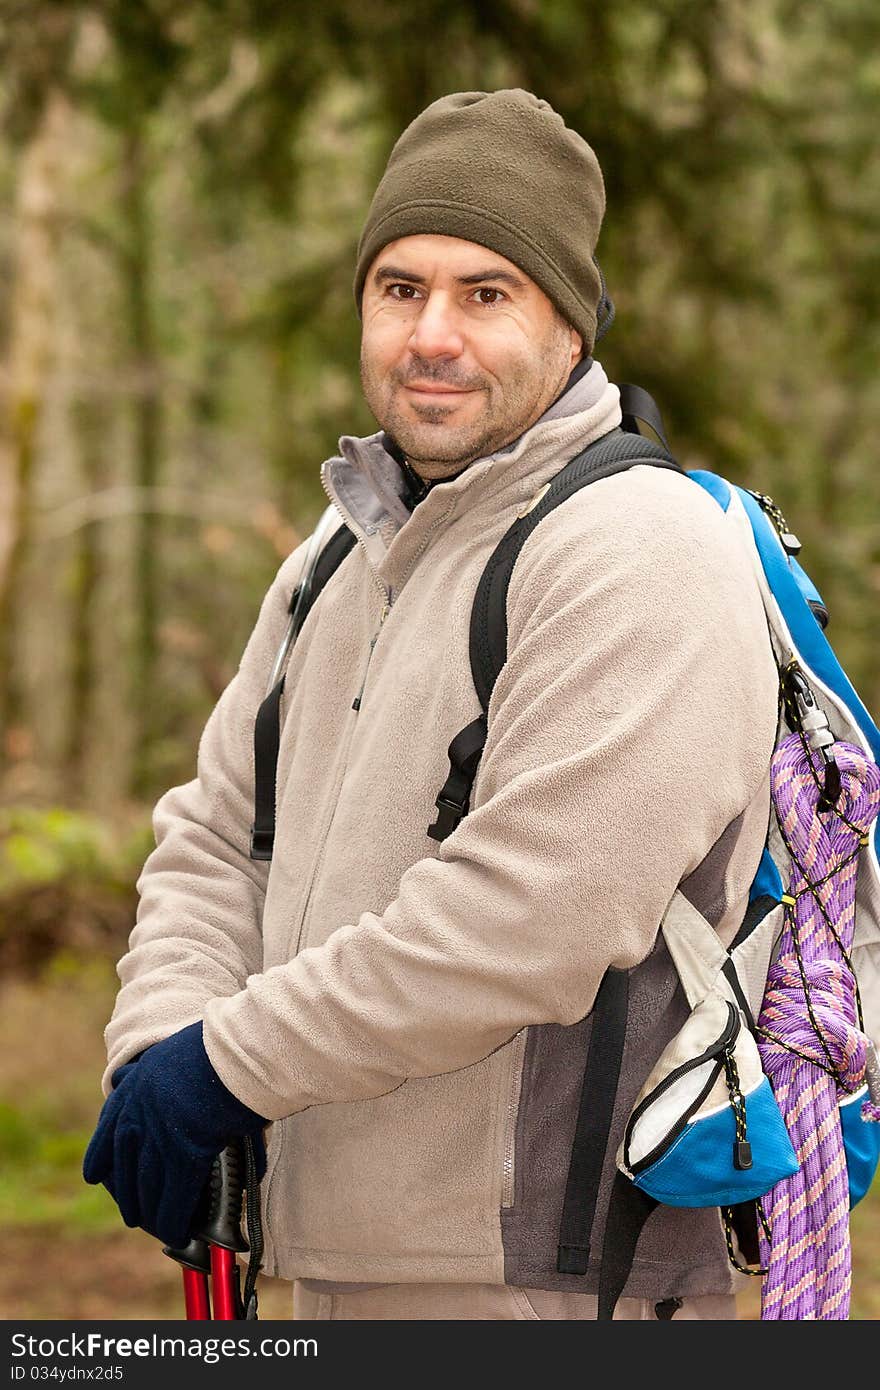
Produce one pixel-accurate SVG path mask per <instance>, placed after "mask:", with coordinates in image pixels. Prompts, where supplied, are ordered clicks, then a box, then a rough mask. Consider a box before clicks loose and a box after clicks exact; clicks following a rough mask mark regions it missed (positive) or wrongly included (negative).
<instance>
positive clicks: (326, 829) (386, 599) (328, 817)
mask: <svg viewBox="0 0 880 1390" xmlns="http://www.w3.org/2000/svg"><path fill="white" fill-rule="evenodd" d="M321 486H322V487H323V489H324V491H325V492H326V494H327V497H328V498H329V500H330V501H331V502H332V504H333V506H334V507H336V509H337V511H340V513H341V514H342V516H343V519H345V514H344V513H342V512H341V508H340V507H339V503H338V502H337V501H336V498H335V497H333V496H332V495H331V493H330V490H329V488H328V487H327V484H326V482H325V481H324V472H323V469H322V470H321ZM350 529H351V531H352V534H353V535H354V537H355V540H356V541H357V543H358V545H360V547H361V549H362V550H363V552H364V558H365V560H366V562H367V569H368V570H369V572H370V574H371V575H372V578H373V580H374V582H375V584H376V587H377V588H378V590H379V592H380V594H381V595H382V615H381V617H380V619H379V626H378V628H377V629H376V632H375V633H374V634H373V637H372V639H371V641H370V650H369V652H368V654H367V664H366V667H365V669H364V675H363V680H362V681H361V688H360V690H359V691H358V693H357V695H356V696H355V699H354V702H353V704H352V709H353V710H355V711H357V710H358V709H359V708H360V705H361V702H362V700H363V694H364V687H365V685H366V683H367V673H368V671H369V669H370V661H371V660H372V657H373V651H374V648H375V646H376V641H377V639H378V637H379V633H380V632H381V631H382V627H383V625H384V623H385V619H386V618H387V617H388V614H389V612H390V611H391V605H392V602H393V599H392V595H391V591H390V589H387V588H386V587H385V585H384V584H383V583H382V581H381V579H380V578H379V576H378V575H377V574H376V571H375V570H374V569H373V566H372V564H371V563H370V557H369V555H368V554H367V547H366V546H365V545H364V542H363V541H362V540H361V537H360V535H359V534H358V530H357V527H355V526H352V527H350ZM356 722H357V721H356V720H354V721H352V724H351V728H350V729H349V731H348V737H347V739H346V740H345V745H344V748H343V750H342V754H341V759H342V761H341V766H340V770H339V776H338V778H337V781H336V785H335V787H334V790H333V792H332V793H331V804H328V806H326V807H325V809H324V824H323V830H322V833H321V838H320V848H319V850H318V853H317V855H316V856H315V860H314V863H313V864H312V868H311V872H310V874H309V880H308V888H307V890H306V895H305V899H304V901H303V905H302V910H301V912H300V914H299V923H298V926H297V929H296V943H295V945H294V947H293V953H294V954H295V953H298V952H299V949H300V944H301V942H302V938H303V932H304V931H305V926H306V922H307V921H308V916H309V907H310V904H311V900H312V889H313V887H314V884H315V879H316V878H317V876H318V872H319V870H320V868H321V864H322V863H323V860H324V850H325V847H326V844H327V838H328V836H329V834H330V828H331V826H332V825H333V819H334V816H335V815H336V808H337V806H338V805H339V797H340V795H341V794H342V784H343V782H344V781H345V767H346V762H347V759H348V753H349V749H350V747H351V740H352V737H353V735H354V729H355V725H356ZM292 940H293V938H292V937H291V941H292Z"/></svg>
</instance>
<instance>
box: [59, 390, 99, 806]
mask: <svg viewBox="0 0 880 1390" xmlns="http://www.w3.org/2000/svg"><path fill="white" fill-rule="evenodd" d="M72 413H73V417H74V434H75V438H76V440H77V441H78V444H79V454H80V461H81V468H82V480H83V490H84V492H85V493H86V494H87V495H88V494H92V493H97V492H99V491H100V490H101V488H102V487H104V486H105V485H106V481H107V479H106V469H105V463H104V450H103V439H104V437H105V435H106V430H107V409H106V406H105V405H104V403H103V402H101V401H99V400H94V399H86V398H82V397H81V398H79V399H78V400H75V401H74V402H73V406H72ZM99 530H100V527H99V524H98V523H97V522H95V521H87V522H86V523H85V524H84V525H83V526H82V527H81V528H80V530H79V531H78V533H77V537H76V552H75V554H74V557H73V562H72V574H71V584H70V594H71V613H70V624H69V643H70V701H69V705H68V725H67V738H66V747H65V757H64V762H65V772H66V776H67V784H68V796H69V798H70V799H71V800H73V801H76V800H82V799H83V798H84V795H85V787H86V777H87V772H88V768H87V763H86V754H87V751H88V730H89V728H90V727H91V724H92V722H93V713H94V710H93V706H94V695H95V684H96V681H95V633H94V616H95V600H96V596H97V593H98V589H99V586H100V581H101V550H100V545H99Z"/></svg>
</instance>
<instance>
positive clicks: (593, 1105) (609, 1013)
mask: <svg viewBox="0 0 880 1390" xmlns="http://www.w3.org/2000/svg"><path fill="white" fill-rule="evenodd" d="M628 1012H629V975H628V974H627V972H626V971H625V970H613V969H609V970H606V972H605V975H604V977H603V979H602V983H601V985H600V986H599V992H598V994H597V995H596V1002H595V1003H594V1005H593V1030H592V1033H591V1034H590V1047H589V1051H588V1053H587V1060H586V1064H585V1066H584V1076H583V1082H582V1086H581V1099H580V1105H579V1107H578V1117H577V1125H576V1128H575V1134H574V1141H573V1143H572V1146H571V1161H570V1163H569V1169H568V1181H567V1182H566V1185H565V1200H564V1203H563V1207H562V1222H561V1225H560V1228H559V1249H558V1252H557V1259H556V1268H557V1270H558V1272H559V1273H560V1274H586V1272H587V1269H588V1267H589V1263H590V1236H591V1233H592V1229H593V1218H594V1217H595V1215H596V1202H597V1200H598V1197H599V1183H600V1180H601V1177H602V1166H603V1163H604V1160H605V1150H606V1147H607V1145H608V1134H609V1131H610V1129H611V1122H612V1120H613V1118H614V1103H615V1101H616V1099H617V1082H618V1079H619V1077H620V1066H621V1062H622V1060H623V1048H624V1043H625V1042H626V1024H627V1015H628Z"/></svg>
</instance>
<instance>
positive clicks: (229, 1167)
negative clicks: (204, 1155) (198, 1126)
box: [196, 1140, 250, 1252]
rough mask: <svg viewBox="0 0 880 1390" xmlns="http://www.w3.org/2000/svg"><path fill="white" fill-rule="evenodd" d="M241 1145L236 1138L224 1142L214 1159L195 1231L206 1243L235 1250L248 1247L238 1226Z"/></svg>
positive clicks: (241, 1194) (242, 1162)
mask: <svg viewBox="0 0 880 1390" xmlns="http://www.w3.org/2000/svg"><path fill="white" fill-rule="evenodd" d="M244 1165H245V1160H244V1149H243V1146H242V1144H241V1142H240V1141H239V1140H236V1141H235V1142H234V1143H232V1144H228V1145H227V1147H226V1148H225V1149H224V1150H223V1152H222V1153H221V1154H219V1155H218V1156H217V1158H215V1160H214V1166H213V1168H212V1169H211V1177H210V1179H209V1182H208V1214H207V1217H206V1218H205V1220H204V1221H203V1222H202V1223H201V1224H200V1225H198V1226H196V1235H197V1236H200V1237H201V1239H202V1240H205V1241H207V1242H208V1244H209V1245H219V1246H220V1248H221V1249H222V1250H234V1251H236V1252H238V1251H242V1250H248V1249H249V1248H250V1247H249V1246H248V1243H247V1241H246V1240H245V1238H244V1234H243V1232H242V1229H241V1210H242V1203H243V1201H244V1186H245V1166H244Z"/></svg>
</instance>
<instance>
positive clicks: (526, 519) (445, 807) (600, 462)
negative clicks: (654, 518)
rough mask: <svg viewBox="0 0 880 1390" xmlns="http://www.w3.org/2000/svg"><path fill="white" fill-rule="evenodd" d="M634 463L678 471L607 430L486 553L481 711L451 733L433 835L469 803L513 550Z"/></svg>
mask: <svg viewBox="0 0 880 1390" xmlns="http://www.w3.org/2000/svg"><path fill="white" fill-rule="evenodd" d="M637 463H649V464H654V465H655V466H656V467H658V468H672V469H675V470H676V472H681V469H680V468H679V465H678V464H677V463H676V462H675V459H674V458H673V457H672V455H671V454H670V453H669V452H668V450H666V449H664V448H662V447H661V446H660V445H659V444H656V443H654V442H653V441H652V440H649V439H643V438H642V436H641V435H638V434H629V433H627V432H626V431H625V430H621V429H615V430H612V431H611V432H610V433H609V434H606V435H603V436H602V438H601V439H597V440H595V441H594V442H593V443H592V444H590V445H589V446H588V447H587V448H586V449H584V450H583V452H582V453H580V454H578V455H577V456H576V457H575V458H573V459H572V460H571V462H570V463H567V464H566V465H565V467H564V468H563V469H562V470H561V472H559V473H557V475H556V477H555V478H554V479H553V482H552V483H551V484H550V487H549V488H548V490H547V492H546V493H545V494H544V496H543V497H542V498H541V500H540V502H539V503H538V504H537V505H536V506H535V507H533V508H532V510H531V511H530V512H527V513H526V515H525V516H521V517H517V519H516V521H515V522H514V523H513V525H512V526H511V527H510V528H509V530H508V531H507V532H506V533H505V535H504V536H503V537H502V539H501V540H500V541H499V543H498V545H497V546H496V548H495V550H494V551H493V552H492V555H491V556H490V558H489V561H488V563H487V565H486V568H485V569H484V571H483V574H482V577H481V579H480V582H479V584H478V586H477V592H476V596H475V598H474V604H473V608H472V609H471V628H470V657H471V673H472V675H473V679H474V686H475V688H476V692H477V695H478V696H479V699H480V704H481V705H482V707H483V713H482V714H481V715H480V716H479V717H478V718H477V719H474V720H473V721H472V722H471V723H470V724H468V725H466V727H465V728H464V729H462V730H461V731H460V732H459V733H458V734H456V736H455V738H454V739H453V740H452V742H451V744H450V745H449V750H448V755H449V775H448V777H447V779H446V781H445V783H444V784H443V786H442V788H441V790H440V792H439V793H438V795H437V798H436V802H435V804H436V806H437V811H438V815H437V819H436V821H435V822H434V824H433V825H431V826H429V827H428V834H429V835H430V836H431V838H432V839H433V840H444V839H445V838H446V836H447V835H450V834H451V833H452V831H453V830H455V828H456V826H457V825H458V824H459V823H460V822H461V821H462V820H463V818H464V817H465V816H466V815H467V812H468V809H469V806H470V794H471V788H472V787H473V783H474V778H475V777H476V772H477V767H478V766H479V761H480V755H481V753H482V750H483V745H484V744H485V741H486V719H485V716H486V712H487V710H488V708H489V700H490V698H491V695H492V690H493V688H494V686H495V681H496V680H497V678H498V673H499V671H500V670H501V668H502V666H503V665H504V663H505V661H506V660H507V590H508V586H509V584H510V576H511V575H512V573H513V567H514V565H515V564H516V559H517V556H518V555H519V552H520V551H521V550H522V547H523V545H524V544H525V542H526V541H527V540H528V538H529V536H530V535H531V534H532V532H533V531H534V529H535V527H536V526H538V525H539V524H540V523H541V522H542V521H543V520H544V517H545V516H547V515H548V514H549V513H550V512H552V511H553V510H554V508H556V507H558V506H559V505H560V503H562V502H565V501H566V500H567V499H568V498H569V497H571V496H572V494H573V493H575V492H578V491H580V489H581V488H582V487H586V486H587V485H588V484H590V483H595V482H598V480H599V479H600V478H609V477H612V476H613V475H614V474H615V473H623V472H625V471H626V469H628V468H632V467H633V465H635V464H637ZM463 755H464V756H463Z"/></svg>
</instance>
